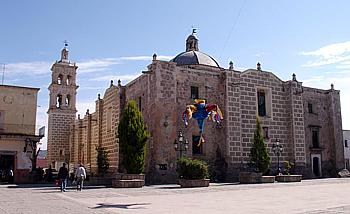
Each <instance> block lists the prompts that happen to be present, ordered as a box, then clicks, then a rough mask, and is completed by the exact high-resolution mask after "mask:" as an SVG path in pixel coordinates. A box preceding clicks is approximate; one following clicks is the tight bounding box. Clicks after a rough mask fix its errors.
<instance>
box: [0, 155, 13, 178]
mask: <svg viewBox="0 0 350 214" xmlns="http://www.w3.org/2000/svg"><path fill="white" fill-rule="evenodd" d="M14 167H15V154H14V153H13V152H2V151H0V182H9V181H10V180H11V179H12V176H11V173H10V170H12V173H13V171H14V170H15V168H14Z"/></svg>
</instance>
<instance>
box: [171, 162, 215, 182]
mask: <svg viewBox="0 0 350 214" xmlns="http://www.w3.org/2000/svg"><path fill="white" fill-rule="evenodd" d="M176 171H177V173H178V174H179V177H180V178H183V179H188V180H196V179H205V178H208V176H209V174H208V165H207V164H206V163H205V162H204V161H201V160H192V159H190V158H185V157H182V158H179V159H178V160H177V170H176Z"/></svg>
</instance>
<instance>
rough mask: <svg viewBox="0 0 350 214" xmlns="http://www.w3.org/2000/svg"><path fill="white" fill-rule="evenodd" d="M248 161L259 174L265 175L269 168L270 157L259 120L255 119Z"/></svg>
mask: <svg viewBox="0 0 350 214" xmlns="http://www.w3.org/2000/svg"><path fill="white" fill-rule="evenodd" d="M250 160H251V163H252V164H253V165H254V166H255V169H257V170H258V171H259V172H261V173H265V172H266V171H267V170H268V169H269V167H270V155H269V153H268V151H267V148H266V145H265V142H264V138H263V136H262V128H261V125H260V120H259V118H257V119H256V128H255V131H254V138H253V147H252V148H251V149H250Z"/></svg>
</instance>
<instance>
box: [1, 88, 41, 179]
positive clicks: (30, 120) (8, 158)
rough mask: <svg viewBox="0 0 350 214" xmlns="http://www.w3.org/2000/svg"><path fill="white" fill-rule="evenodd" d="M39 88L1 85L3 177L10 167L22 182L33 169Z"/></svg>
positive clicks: (36, 136)
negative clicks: (32, 159)
mask: <svg viewBox="0 0 350 214" xmlns="http://www.w3.org/2000/svg"><path fill="white" fill-rule="evenodd" d="M38 91H39V88H29V87H21V86H12V85H0V171H1V177H2V179H4V180H6V174H7V173H8V171H9V170H10V169H11V170H13V172H14V179H15V180H14V181H15V182H25V181H26V178H27V174H28V173H29V172H30V171H31V170H32V161H31V158H32V157H33V154H35V153H34V152H36V149H37V144H38V142H39V141H40V139H41V138H42V137H43V136H40V135H38V134H36V130H37V129H36V111H37V94H38Z"/></svg>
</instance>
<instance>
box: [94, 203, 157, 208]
mask: <svg viewBox="0 0 350 214" xmlns="http://www.w3.org/2000/svg"><path fill="white" fill-rule="evenodd" d="M149 204H150V203H136V204H104V203H99V204H97V205H98V206H96V207H92V209H100V208H118V209H145V207H133V206H142V205H149Z"/></svg>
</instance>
